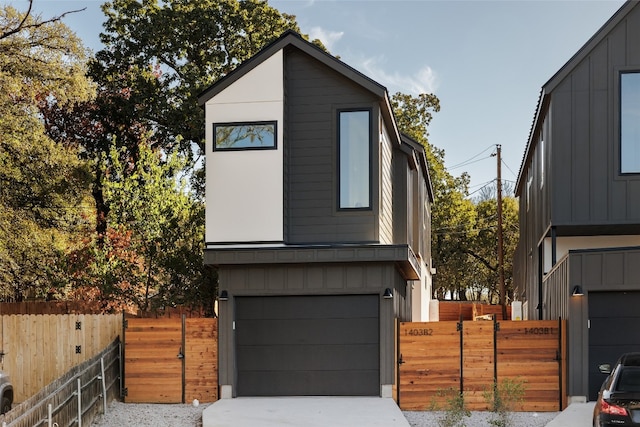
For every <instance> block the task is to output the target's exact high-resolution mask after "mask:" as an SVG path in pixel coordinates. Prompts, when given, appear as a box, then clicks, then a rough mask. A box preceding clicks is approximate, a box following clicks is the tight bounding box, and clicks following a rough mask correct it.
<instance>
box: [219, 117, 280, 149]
mask: <svg viewBox="0 0 640 427" xmlns="http://www.w3.org/2000/svg"><path fill="white" fill-rule="evenodd" d="M276 148H277V122H276V121H264V122H236V123H214V124H213V151H234V150H273V149H276Z"/></svg>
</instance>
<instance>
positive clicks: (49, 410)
mask: <svg viewBox="0 0 640 427" xmlns="http://www.w3.org/2000/svg"><path fill="white" fill-rule="evenodd" d="M52 418H53V409H52V407H51V403H49V405H47V422H48V425H49V427H51V426H52V425H53V424H52V421H53V419H52Z"/></svg>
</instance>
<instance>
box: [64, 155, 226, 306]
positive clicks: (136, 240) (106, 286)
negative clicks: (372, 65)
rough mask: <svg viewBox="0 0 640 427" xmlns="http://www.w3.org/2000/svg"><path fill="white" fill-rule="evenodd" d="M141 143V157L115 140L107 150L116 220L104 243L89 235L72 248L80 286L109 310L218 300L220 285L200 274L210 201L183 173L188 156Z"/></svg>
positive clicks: (107, 186) (108, 196)
mask: <svg viewBox="0 0 640 427" xmlns="http://www.w3.org/2000/svg"><path fill="white" fill-rule="evenodd" d="M138 148H139V153H138V159H137V160H136V161H135V162H133V161H132V159H131V158H127V157H126V156H125V154H126V147H120V148H118V147H116V145H115V144H112V146H111V150H110V152H109V155H108V156H107V155H105V156H104V159H103V162H102V164H103V168H104V169H103V174H104V176H105V178H106V179H105V181H104V195H105V201H106V203H108V204H109V206H110V207H111V214H112V221H111V224H110V226H109V228H108V229H107V233H106V235H105V236H104V239H102V241H101V242H98V239H97V238H95V239H93V240H92V241H87V242H86V246H85V247H84V248H82V249H81V250H80V251H77V252H76V253H74V254H72V256H71V261H72V264H73V266H74V272H75V274H74V278H75V280H76V283H77V285H76V287H77V288H82V289H84V290H85V293H87V292H86V291H87V290H90V292H88V293H89V294H90V295H94V298H96V299H98V300H101V301H104V302H105V305H104V308H105V309H106V310H109V309H114V308H116V307H118V306H122V305H124V306H135V307H136V308H138V309H140V310H141V311H149V310H150V309H152V308H154V309H155V308H160V307H165V306H168V305H174V304H192V305H199V304H200V303H201V302H202V301H203V300H207V299H208V300H210V301H213V296H214V288H213V287H212V286H210V285H211V283H210V282H209V277H208V275H206V274H203V273H202V250H203V244H202V238H201V236H202V235H203V234H204V221H203V218H204V216H203V215H202V212H201V211H202V210H203V209H204V206H203V204H202V202H200V201H199V200H198V199H197V198H195V197H193V195H192V194H191V193H190V192H189V191H188V188H187V186H186V183H185V180H184V178H181V173H182V172H181V171H182V170H183V168H184V164H185V162H186V159H185V157H184V156H181V155H180V154H178V153H172V154H169V155H165V154H164V153H163V152H162V151H160V150H157V149H156V150H153V149H152V148H151V147H149V146H148V145H145V144H141V145H140V146H139V147H138ZM123 159H124V160H123ZM107 302H108V303H107ZM114 303H115V304H114Z"/></svg>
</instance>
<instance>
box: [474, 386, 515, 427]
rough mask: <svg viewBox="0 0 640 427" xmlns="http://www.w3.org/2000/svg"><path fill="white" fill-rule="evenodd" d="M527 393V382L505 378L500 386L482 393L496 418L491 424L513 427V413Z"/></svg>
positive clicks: (499, 426)
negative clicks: (511, 426)
mask: <svg viewBox="0 0 640 427" xmlns="http://www.w3.org/2000/svg"><path fill="white" fill-rule="evenodd" d="M524 393H525V381H524V380H521V379H519V378H516V379H511V378H505V379H504V380H502V381H500V382H499V384H496V383H494V385H493V387H492V388H491V389H489V390H485V391H484V392H483V393H482V396H483V398H484V400H485V401H486V402H487V403H488V404H489V407H490V408H491V412H493V414H494V416H493V418H492V419H491V420H489V423H490V424H491V425H494V426H496V427H509V426H510V425H512V421H511V413H512V412H513V411H514V410H515V409H516V405H518V404H520V403H522V400H523V399H524Z"/></svg>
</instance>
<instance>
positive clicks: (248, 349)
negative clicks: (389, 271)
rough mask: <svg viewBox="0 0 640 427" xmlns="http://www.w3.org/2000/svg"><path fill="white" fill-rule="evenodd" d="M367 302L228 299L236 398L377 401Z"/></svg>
mask: <svg viewBox="0 0 640 427" xmlns="http://www.w3.org/2000/svg"><path fill="white" fill-rule="evenodd" d="M379 299H380V296H379V295H377V294H374V295H322V296H244V297H240V296H239V297H236V298H235V304H236V306H235V347H236V367H237V395H238V396H378V395H379V394H380V332H379V330H380V320H379Z"/></svg>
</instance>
